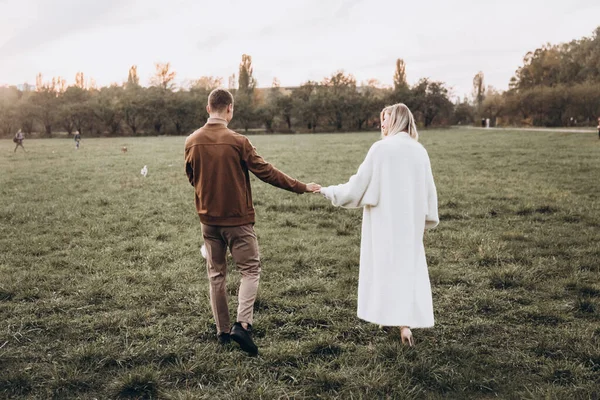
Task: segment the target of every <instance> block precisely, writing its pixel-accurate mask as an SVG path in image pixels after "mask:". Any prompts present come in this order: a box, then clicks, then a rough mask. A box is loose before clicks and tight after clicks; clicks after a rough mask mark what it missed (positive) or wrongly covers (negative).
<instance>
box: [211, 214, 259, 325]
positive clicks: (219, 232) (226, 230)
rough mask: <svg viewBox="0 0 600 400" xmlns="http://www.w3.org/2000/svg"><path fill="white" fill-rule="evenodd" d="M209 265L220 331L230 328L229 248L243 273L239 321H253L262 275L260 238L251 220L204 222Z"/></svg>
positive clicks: (216, 318)
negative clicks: (237, 223) (221, 223)
mask: <svg viewBox="0 0 600 400" xmlns="http://www.w3.org/2000/svg"><path fill="white" fill-rule="evenodd" d="M202 235H203V236H204V244H205V245H206V253H207V254H206V261H207V263H206V265H207V271H208V280H209V282H210V305H211V308H212V312H213V316H214V317H215V321H216V323H217V331H218V332H229V328H230V320H229V308H228V306H227V279H226V278H227V248H229V250H230V251H231V256H232V257H233V261H235V264H236V265H237V268H238V269H239V271H240V274H241V275H242V280H241V283H240V289H239V293H238V311H237V321H238V322H246V323H248V324H252V317H253V315H254V301H255V300H256V293H257V291H258V281H259V279H260V258H259V255H258V241H257V240H256V233H254V226H253V225H252V224H248V225H242V226H211V225H204V224H202Z"/></svg>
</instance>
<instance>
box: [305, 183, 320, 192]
mask: <svg viewBox="0 0 600 400" xmlns="http://www.w3.org/2000/svg"><path fill="white" fill-rule="evenodd" d="M319 190H321V185H319V184H317V183H313V182H311V183H309V184H307V185H306V192H308V193H319Z"/></svg>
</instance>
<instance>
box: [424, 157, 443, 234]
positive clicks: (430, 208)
mask: <svg viewBox="0 0 600 400" xmlns="http://www.w3.org/2000/svg"><path fill="white" fill-rule="evenodd" d="M439 223H440V218H439V216H438V200H437V189H436V187H435V182H434V181H433V172H431V163H430V161H429V158H427V215H426V216H425V229H432V228H435V227H436V226H438V224H439Z"/></svg>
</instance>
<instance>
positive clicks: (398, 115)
mask: <svg viewBox="0 0 600 400" xmlns="http://www.w3.org/2000/svg"><path fill="white" fill-rule="evenodd" d="M381 121H382V123H381V137H382V140H380V141H377V142H376V143H375V144H373V146H371V149H370V150H369V152H368V154H367V157H366V158H365V160H364V161H363V163H362V164H361V165H360V167H359V169H358V172H357V173H356V175H354V176H352V177H351V178H350V180H349V181H348V183H345V184H342V185H337V186H329V187H323V188H321V190H320V193H322V194H323V195H324V196H325V197H326V198H327V199H329V200H330V201H331V202H332V203H333V205H335V206H340V207H347V208H356V207H364V211H363V222H362V233H361V235H362V238H361V246H360V273H359V281H358V311H357V314H358V317H359V318H361V319H363V320H366V321H369V322H373V323H376V324H380V325H385V326H399V327H400V335H401V337H402V342H403V343H408V345H410V346H413V345H414V340H413V337H412V332H411V330H410V328H411V327H412V328H427V327H432V326H433V304H432V297H431V286H430V284H429V274H428V271H427V263H426V260H425V248H424V246H423V234H424V231H425V229H429V228H434V227H435V226H437V224H438V223H439V219H438V211H437V194H436V189H435V184H434V182H433V174H432V172H431V165H430V163H429V156H428V155H427V151H426V150H425V148H424V147H423V146H422V145H421V144H419V142H418V137H419V136H418V133H417V128H416V125H415V121H414V117H413V115H412V113H411V112H410V110H409V109H408V107H406V106H405V105H404V104H395V105H393V106H389V107H386V108H384V109H383V111H382V112H381Z"/></svg>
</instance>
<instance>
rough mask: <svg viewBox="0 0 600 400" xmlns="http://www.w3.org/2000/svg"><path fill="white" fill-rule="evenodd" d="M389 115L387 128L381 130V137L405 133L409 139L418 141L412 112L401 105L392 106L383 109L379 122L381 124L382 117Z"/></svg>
mask: <svg viewBox="0 0 600 400" xmlns="http://www.w3.org/2000/svg"><path fill="white" fill-rule="evenodd" d="M385 114H389V117H388V122H387V124H386V125H387V126H386V128H385V129H383V127H382V128H381V137H382V138H384V137H387V136H394V135H396V134H397V133H400V132H406V133H408V134H409V135H410V137H411V138H413V139H415V140H419V132H417V125H416V124H415V117H413V114H412V112H410V110H409V109H408V107H406V105H405V104H403V103H398V104H394V105H393V106H388V107H385V108H384V109H383V110H382V111H381V115H380V118H381V119H380V121H381V124H383V117H384V115H385Z"/></svg>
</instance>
